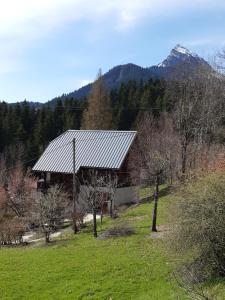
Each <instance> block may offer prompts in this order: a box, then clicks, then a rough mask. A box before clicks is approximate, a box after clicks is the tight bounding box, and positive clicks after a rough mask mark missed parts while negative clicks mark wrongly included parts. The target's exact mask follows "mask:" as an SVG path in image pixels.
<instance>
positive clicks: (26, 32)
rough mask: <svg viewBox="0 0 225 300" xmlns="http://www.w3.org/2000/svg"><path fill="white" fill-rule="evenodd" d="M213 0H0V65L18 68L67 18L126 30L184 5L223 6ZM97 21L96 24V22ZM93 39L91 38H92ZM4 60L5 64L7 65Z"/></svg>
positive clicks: (3, 67)
mask: <svg viewBox="0 0 225 300" xmlns="http://www.w3.org/2000/svg"><path fill="white" fill-rule="evenodd" d="M221 2H223V1H220V0H216V1H211V0H195V1H189V0H122V1H121V0H7V1H5V0H0V7H1V9H0V44H1V47H0V69H2V71H1V72H3V71H4V72H7V69H8V71H11V70H12V69H15V70H16V69H18V68H19V69H20V68H21V67H22V66H21V63H20V60H21V59H22V57H23V54H24V52H25V50H26V49H29V47H30V46H31V45H32V44H33V43H34V42H35V41H37V40H39V39H41V38H44V37H47V36H48V35H50V34H51V33H52V32H54V30H56V29H59V28H61V27H63V26H64V25H66V24H68V23H69V22H77V21H86V22H89V23H90V24H92V25H93V24H94V25H95V26H97V27H98V26H99V27H101V29H102V23H104V26H105V28H106V30H107V27H108V26H110V27H111V28H114V29H115V30H118V31H126V30H129V29H130V28H132V27H134V26H136V25H137V24H139V22H141V21H142V20H143V19H146V18H148V19H149V20H151V19H156V18H160V17H165V16H169V15H174V14H176V13H178V12H180V11H186V10H188V9H195V8H196V9H199V7H202V8H204V9H211V8H215V7H217V8H218V9H219V7H222V6H223V7H224V6H225V3H224V4H223V3H221ZM99 24H100V25H99ZM93 40H94V38H93ZM7 62H8V64H9V65H8V68H7Z"/></svg>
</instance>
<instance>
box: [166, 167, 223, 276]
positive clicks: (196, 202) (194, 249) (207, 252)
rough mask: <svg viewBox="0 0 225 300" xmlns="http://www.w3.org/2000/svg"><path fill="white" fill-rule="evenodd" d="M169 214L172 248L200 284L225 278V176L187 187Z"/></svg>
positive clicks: (213, 176)
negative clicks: (211, 279) (219, 277)
mask: <svg viewBox="0 0 225 300" xmlns="http://www.w3.org/2000/svg"><path fill="white" fill-rule="evenodd" d="M175 202H176V203H173V204H172V205H171V208H170V210H169V212H170V216H171V217H172V218H171V219H172V223H171V224H172V229H173V230H172V231H171V239H170V243H169V244H170V246H171V248H172V250H173V251H174V253H175V254H177V255H180V256H182V257H184V258H185V268H186V269H188V270H189V271H191V273H192V275H191V277H192V278H195V280H197V281H198V282H202V281H204V280H207V279H210V278H212V277H213V276H225V251H224V249H225V174H221V173H217V174H212V175H208V176H206V177H205V178H201V179H199V180H197V181H196V182H190V183H188V184H187V185H186V186H184V187H183V188H182V189H181V190H180V192H179V195H178V201H175Z"/></svg>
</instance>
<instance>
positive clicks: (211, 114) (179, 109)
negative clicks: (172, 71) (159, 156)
mask: <svg viewBox="0 0 225 300" xmlns="http://www.w3.org/2000/svg"><path fill="white" fill-rule="evenodd" d="M167 86H168V90H167V92H168V95H169V98H170V101H171V102H172V103H173V105H174V122H175V124H176V128H177V130H178V132H179V136H180V144H181V174H182V177H185V176H186V175H187V173H188V171H189V169H191V168H194V167H195V164H196V163H197V160H196V157H197V156H196V153H198V152H201V148H202V146H203V145H204V147H205V146H206V145H208V146H210V144H211V142H212V136H213V134H214V132H215V130H216V128H217V127H218V124H220V122H221V119H222V112H223V106H224V104H223V102H224V87H223V86H224V84H222V81H221V79H220V78H218V77H217V76H216V74H215V71H213V69H212V68H210V67H209V66H205V67H203V66H201V67H198V68H197V69H196V70H195V72H194V74H193V73H192V74H191V75H190V74H188V73H186V74H185V76H183V77H182V78H179V80H171V81H169V82H168V85H167Z"/></svg>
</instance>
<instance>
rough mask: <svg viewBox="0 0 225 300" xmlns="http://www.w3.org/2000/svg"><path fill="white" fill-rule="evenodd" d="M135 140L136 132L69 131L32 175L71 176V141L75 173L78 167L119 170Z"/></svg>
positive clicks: (45, 156) (51, 145) (47, 152)
mask: <svg viewBox="0 0 225 300" xmlns="http://www.w3.org/2000/svg"><path fill="white" fill-rule="evenodd" d="M135 136H136V131H109V130H68V131H66V132H65V133H63V134H62V135H60V136H59V137H58V138H56V139H55V140H53V141H52V142H51V143H50V144H49V145H48V147H47V148H46V150H45V151H44V153H43V154H42V155H41V157H40V158H39V160H38V161H37V163H36V164H35V166H34V167H33V171H39V172H52V173H70V174H71V173H73V139H74V138H75V162H76V173H77V172H78V171H79V169H80V168H81V167H89V168H102V169H119V168H120V167H121V165H122V163H123V161H124V159H125V157H126V155H127V153H128V151H129V149H130V146H131V145H132V142H133V140H134V138H135Z"/></svg>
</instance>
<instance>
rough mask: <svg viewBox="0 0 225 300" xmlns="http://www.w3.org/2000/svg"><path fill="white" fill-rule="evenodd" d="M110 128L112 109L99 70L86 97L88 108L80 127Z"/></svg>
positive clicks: (93, 128)
mask: <svg viewBox="0 0 225 300" xmlns="http://www.w3.org/2000/svg"><path fill="white" fill-rule="evenodd" d="M111 128H112V110H111V103H110V96H109V93H108V92H107V90H106V88H105V85H104V81H103V77H102V73H101V70H99V73H98V76H97V79H96V81H95V82H94V83H93V86H92V91H91V93H90V95H89V97H88V109H87V110H86V111H85V112H84V114H83V120H82V126H81V129H92V130H108V129H111Z"/></svg>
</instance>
